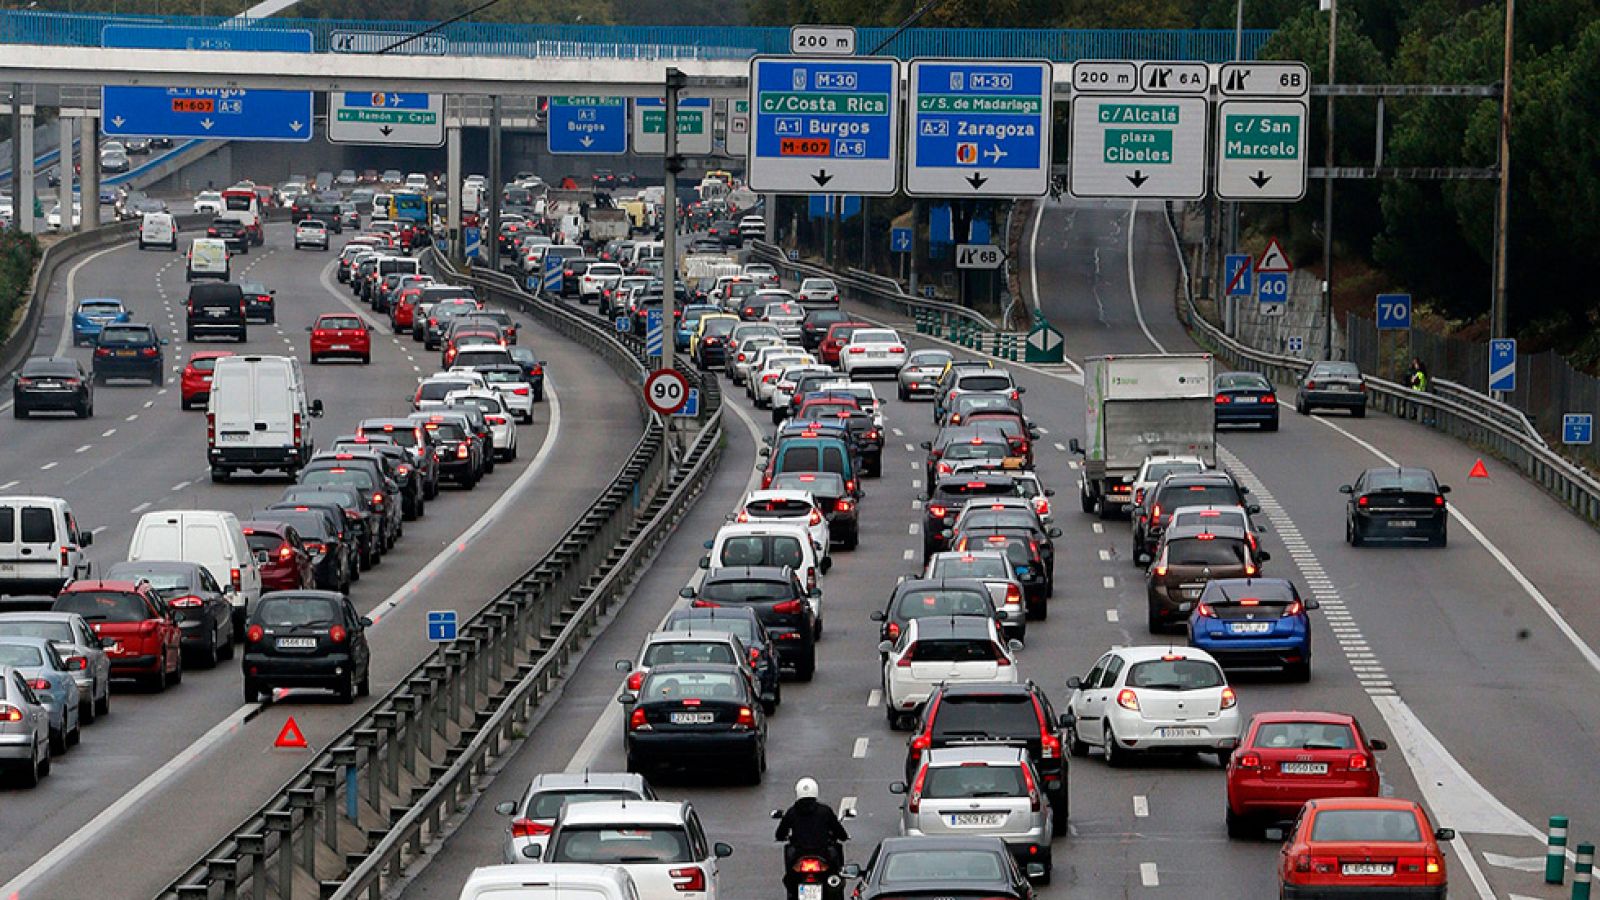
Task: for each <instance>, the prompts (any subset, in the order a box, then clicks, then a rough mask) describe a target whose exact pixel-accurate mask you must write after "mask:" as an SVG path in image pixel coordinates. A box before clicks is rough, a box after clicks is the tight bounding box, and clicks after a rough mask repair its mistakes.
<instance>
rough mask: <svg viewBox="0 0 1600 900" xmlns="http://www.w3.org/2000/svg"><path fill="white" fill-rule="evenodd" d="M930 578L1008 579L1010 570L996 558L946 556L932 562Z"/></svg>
mask: <svg viewBox="0 0 1600 900" xmlns="http://www.w3.org/2000/svg"><path fill="white" fill-rule="evenodd" d="M928 575H929V577H931V578H979V579H982V578H1009V577H1011V570H1010V569H1009V568H1007V567H1006V561H1005V560H1004V559H1002V558H1000V557H998V556H977V555H972V556H946V557H941V558H939V559H936V560H934V562H933V568H931V569H929V570H928Z"/></svg>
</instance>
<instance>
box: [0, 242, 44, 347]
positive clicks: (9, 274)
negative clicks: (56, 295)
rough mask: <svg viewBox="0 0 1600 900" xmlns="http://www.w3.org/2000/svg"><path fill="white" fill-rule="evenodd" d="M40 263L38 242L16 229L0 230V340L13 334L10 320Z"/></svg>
mask: <svg viewBox="0 0 1600 900" xmlns="http://www.w3.org/2000/svg"><path fill="white" fill-rule="evenodd" d="M38 262H39V241H38V239H37V238H35V237H34V236H33V235H31V234H23V233H22V232H20V231H16V230H15V229H8V230H6V231H0V339H3V338H5V337H7V336H9V335H10V332H11V319H12V317H13V316H15V315H16V312H17V309H18V308H19V307H21V305H22V296H23V294H25V293H26V292H27V290H28V284H29V282H30V281H31V280H32V279H33V267H34V265H35V264H37V263H38Z"/></svg>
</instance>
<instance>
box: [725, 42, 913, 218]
mask: <svg viewBox="0 0 1600 900" xmlns="http://www.w3.org/2000/svg"><path fill="white" fill-rule="evenodd" d="M899 91H900V63H899V61H898V60H894V59H874V58H870V57H832V58H807V57H798V56H758V57H756V58H754V59H752V60H751V61H750V93H751V97H752V99H753V100H754V101H755V102H754V108H753V109H751V111H750V113H751V123H750V126H751V127H750V131H751V134H752V135H753V137H752V140H751V144H750V163H749V171H748V173H747V176H746V177H747V180H748V182H749V187H750V189H751V190H754V191H757V192H763V191H770V192H773V193H779V194H805V193H812V192H815V191H826V192H828V193H830V194H833V193H837V194H875V195H882V194H892V193H894V192H895V188H896V186H897V185H898V183H899V177H898V175H899V172H898V169H899V158H898V150H899V147H898V144H899V140H900V136H899V130H900V129H899V121H900V102H899V100H900V98H899Z"/></svg>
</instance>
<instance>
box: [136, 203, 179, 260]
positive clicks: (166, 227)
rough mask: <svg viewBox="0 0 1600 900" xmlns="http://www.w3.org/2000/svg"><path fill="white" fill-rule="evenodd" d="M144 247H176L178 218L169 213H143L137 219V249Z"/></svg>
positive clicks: (173, 248) (172, 248)
mask: <svg viewBox="0 0 1600 900" xmlns="http://www.w3.org/2000/svg"><path fill="white" fill-rule="evenodd" d="M146 247H165V248H167V249H168V250H174V251H176V250H177V249H178V220H177V219H174V218H173V217H172V214H171V213H164V212H152V213H145V214H144V216H143V217H142V218H141V219H140V220H139V249H140V250H143V249H144V248H146Z"/></svg>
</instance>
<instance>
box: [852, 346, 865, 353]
mask: <svg viewBox="0 0 1600 900" xmlns="http://www.w3.org/2000/svg"><path fill="white" fill-rule="evenodd" d="M850 352H851V353H865V352H867V348H865V347H851V348H850Z"/></svg>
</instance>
